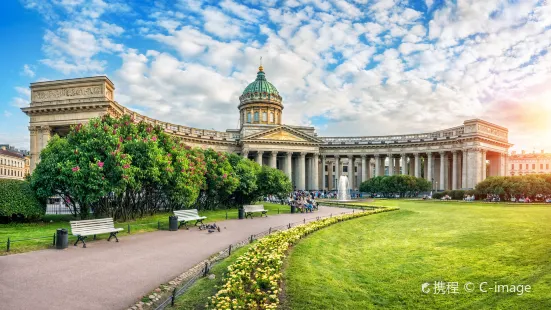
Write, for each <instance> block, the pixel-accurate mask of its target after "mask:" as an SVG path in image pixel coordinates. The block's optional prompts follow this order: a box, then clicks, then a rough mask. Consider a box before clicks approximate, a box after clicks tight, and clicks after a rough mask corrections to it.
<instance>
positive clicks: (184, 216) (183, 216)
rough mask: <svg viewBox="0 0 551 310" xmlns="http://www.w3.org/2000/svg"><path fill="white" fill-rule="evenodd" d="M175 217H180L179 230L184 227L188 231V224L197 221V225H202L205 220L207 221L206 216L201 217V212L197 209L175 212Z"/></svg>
mask: <svg viewBox="0 0 551 310" xmlns="http://www.w3.org/2000/svg"><path fill="white" fill-rule="evenodd" d="M174 215H176V216H177V217H178V222H180V225H178V229H179V228H180V226H182V225H184V226H185V227H186V229H189V227H188V226H187V223H188V222H190V221H195V225H194V226H197V224H199V223H201V224H203V220H204V219H206V218H207V217H206V216H199V212H198V211H197V209H189V210H176V211H174Z"/></svg>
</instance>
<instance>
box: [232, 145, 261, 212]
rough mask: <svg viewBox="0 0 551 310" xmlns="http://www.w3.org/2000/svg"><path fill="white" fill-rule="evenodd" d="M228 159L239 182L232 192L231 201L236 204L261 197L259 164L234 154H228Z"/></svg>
mask: <svg viewBox="0 0 551 310" xmlns="http://www.w3.org/2000/svg"><path fill="white" fill-rule="evenodd" d="M228 160H229V162H230V164H231V165H232V167H233V170H234V171H235V174H236V176H237V178H238V179H239V184H238V186H237V188H236V189H235V191H234V192H233V194H232V201H233V202H234V203H235V204H236V205H238V206H242V205H246V204H250V203H252V202H254V201H256V200H258V199H259V198H260V197H261V193H260V191H259V188H258V176H259V174H260V172H261V170H262V169H261V167H260V165H259V164H257V163H256V162H254V161H252V160H248V159H246V158H243V157H241V156H239V155H236V154H229V155H228Z"/></svg>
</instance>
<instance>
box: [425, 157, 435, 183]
mask: <svg viewBox="0 0 551 310" xmlns="http://www.w3.org/2000/svg"><path fill="white" fill-rule="evenodd" d="M432 165H433V162H432V153H431V152H427V175H426V177H425V180H427V181H429V182H433V181H434V180H433V179H434V178H433V177H432ZM433 186H434V184H433Z"/></svg>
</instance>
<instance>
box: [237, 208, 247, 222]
mask: <svg viewBox="0 0 551 310" xmlns="http://www.w3.org/2000/svg"><path fill="white" fill-rule="evenodd" d="M237 211H238V212H237V215H238V218H239V219H240V220H242V219H244V218H245V209H243V208H239V209H237Z"/></svg>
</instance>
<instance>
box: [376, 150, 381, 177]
mask: <svg viewBox="0 0 551 310" xmlns="http://www.w3.org/2000/svg"><path fill="white" fill-rule="evenodd" d="M380 173H381V157H380V155H379V154H375V176H376V177H378V176H379V175H380Z"/></svg>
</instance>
